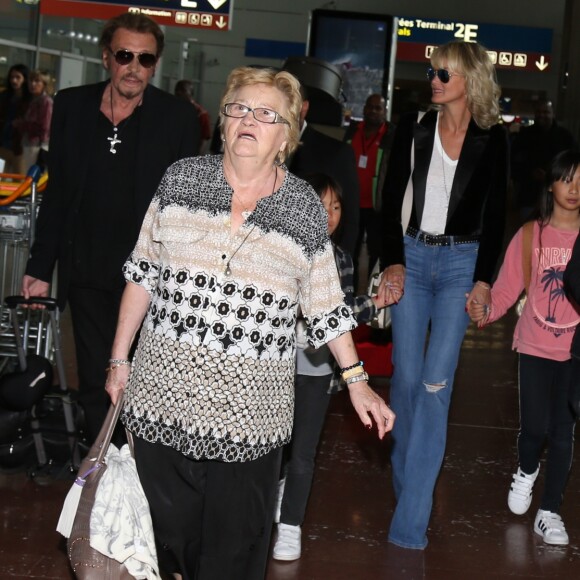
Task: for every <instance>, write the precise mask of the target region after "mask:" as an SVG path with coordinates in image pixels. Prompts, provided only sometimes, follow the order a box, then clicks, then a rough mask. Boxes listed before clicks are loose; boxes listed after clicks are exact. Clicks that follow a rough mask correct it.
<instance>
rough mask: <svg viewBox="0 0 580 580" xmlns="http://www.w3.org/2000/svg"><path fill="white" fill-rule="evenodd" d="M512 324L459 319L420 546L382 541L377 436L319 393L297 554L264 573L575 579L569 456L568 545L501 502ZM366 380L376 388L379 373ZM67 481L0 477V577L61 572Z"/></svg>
mask: <svg viewBox="0 0 580 580" xmlns="http://www.w3.org/2000/svg"><path fill="white" fill-rule="evenodd" d="M512 327H513V319H512V320H506V321H505V322H500V323H497V324H496V325H495V326H494V327H492V328H489V329H486V330H484V331H477V330H475V329H471V330H470V332H469V335H468V337H467V339H466V341H465V344H464V349H463V354H462V359H461V365H460V369H459V371H458V375H457V380H456V386H455V394H454V401H453V406H452V410H451V417H450V423H449V438H448V446H447V456H446V459H445V465H444V468H443V471H442V473H441V477H440V479H439V483H438V485H437V489H436V494H435V505H434V511H433V516H432V519H431V526H430V529H429V541H430V543H429V546H428V547H427V549H426V550H425V551H413V550H403V549H400V548H396V547H394V546H392V545H390V544H388V543H387V541H386V537H387V529H388V525H389V521H390V518H391V514H392V509H393V494H392V491H391V487H390V467H389V459H388V458H389V442H388V440H387V441H385V442H379V441H378V440H377V439H376V438H374V437H373V436H372V435H371V434H370V433H368V432H367V431H366V430H365V429H363V428H362V427H361V425H360V424H359V423H358V420H357V419H356V418H355V417H354V415H353V412H352V410H351V408H350V406H349V403H348V400H347V398H346V396H345V395H344V394H340V395H337V396H336V397H335V398H334V399H333V401H332V403H331V408H330V411H329V415H328V420H327V422H326V427H325V430H324V435H323V441H322V444H321V447H320V453H319V458H318V467H317V471H316V477H315V482H314V488H313V492H312V497H311V501H310V505H309V508H308V514H307V519H306V522H305V524H304V527H303V538H304V541H303V555H302V558H300V560H298V561H295V562H288V563H282V562H275V561H271V562H270V563H269V567H268V573H267V580H331V579H332V580H347V579H348V580H353V579H354V580H376V579H377V578H385V579H387V578H388V579H389V580H411V579H413V580H419V579H426V580H463V579H466V580H467V579H469V580H479V579H482V580H483V579H486V580H487V579H489V578H494V579H501V578H520V579H521V578H526V579H528V578H529V579H532V578H558V579H561V580H568V579H569V580H572V579H577V578H580V476H579V475H578V469H577V467H576V466H574V467H573V470H572V475H571V478H570V483H569V486H568V492H567V494H566V498H565V503H564V506H563V510H562V515H563V517H564V520H565V522H566V524H567V528H568V531H569V534H570V538H571V543H570V545H569V546H568V547H563V548H558V547H548V546H546V545H544V544H543V543H542V541H541V540H540V539H539V537H538V536H536V535H535V534H534V533H533V530H532V525H533V516H534V514H535V509H537V502H538V499H537V498H535V500H534V503H533V504H532V508H531V509H530V512H529V514H527V515H525V516H515V515H513V514H511V513H510V512H509V511H508V509H507V505H506V496H507V489H508V486H509V482H510V474H511V472H512V470H513V468H514V464H515V459H516V455H515V442H516V434H517V425H518V410H517V389H516V359H515V356H514V354H513V353H511V352H510V350H509V348H510V343H511V340H510V337H511V329H512ZM375 386H376V387H377V389H378V390H379V391H380V392H381V393H383V394H384V395H385V396H388V389H387V382H386V381H384V380H381V381H376V382H375ZM541 481H542V480H541V476H540V479H539V484H540V485H541ZM69 486H70V482H69V481H62V480H58V481H54V482H52V483H50V484H49V485H46V486H40V485H38V484H36V483H34V482H33V481H31V480H30V479H29V478H27V477H26V475H25V474H24V473H15V474H4V475H0V506H1V508H0V509H1V514H2V517H1V526H0V578H1V579H4V578H6V579H10V580H14V579H16V578H58V579H68V578H71V577H72V576H71V575H70V572H69V569H68V564H67V559H66V555H65V552H64V546H63V542H62V541H61V539H60V537H59V535H58V534H57V533H56V532H55V531H54V528H55V524H56V520H57V518H58V513H59V511H60V507H61V505H62V501H63V498H64V496H65V494H66V492H67V490H68V488H69ZM224 580H237V579H224Z"/></svg>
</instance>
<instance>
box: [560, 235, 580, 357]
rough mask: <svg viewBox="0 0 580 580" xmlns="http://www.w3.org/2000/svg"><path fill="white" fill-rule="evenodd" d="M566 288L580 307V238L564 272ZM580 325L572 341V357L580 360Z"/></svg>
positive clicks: (579, 237) (570, 297) (570, 296)
mask: <svg viewBox="0 0 580 580" xmlns="http://www.w3.org/2000/svg"><path fill="white" fill-rule="evenodd" d="M564 288H565V290H566V294H567V295H568V298H569V299H570V300H571V301H572V302H575V303H576V305H580V236H578V237H577V238H576V243H575V244H574V249H573V250H572V256H570V260H569V262H568V264H566V269H565V270H564ZM579 329H580V324H579V325H578V326H577V327H576V332H574V338H573V339H572V347H571V349H570V352H571V354H572V356H574V357H576V358H580V330H579Z"/></svg>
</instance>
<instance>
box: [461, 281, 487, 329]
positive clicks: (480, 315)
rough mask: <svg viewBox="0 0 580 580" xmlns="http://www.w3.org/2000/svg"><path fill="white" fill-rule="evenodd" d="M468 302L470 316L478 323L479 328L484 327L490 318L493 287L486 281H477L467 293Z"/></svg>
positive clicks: (466, 307)
mask: <svg viewBox="0 0 580 580" xmlns="http://www.w3.org/2000/svg"><path fill="white" fill-rule="evenodd" d="M465 297H466V298H467V302H466V303H465V310H466V311H467V313H468V314H469V318H471V320H472V321H473V322H475V323H477V327H478V328H483V327H484V326H485V325H486V324H487V321H488V319H489V314H490V310H491V288H490V286H489V285H488V284H486V283H485V282H479V281H478V282H476V283H475V286H474V287H473V290H472V291H471V292H470V293H469V294H466V295H465Z"/></svg>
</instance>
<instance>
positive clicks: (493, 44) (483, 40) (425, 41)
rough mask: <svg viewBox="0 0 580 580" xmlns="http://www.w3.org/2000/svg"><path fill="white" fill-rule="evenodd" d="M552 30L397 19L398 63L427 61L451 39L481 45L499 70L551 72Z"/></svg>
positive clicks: (404, 17) (405, 18) (424, 19)
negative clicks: (437, 47)
mask: <svg viewBox="0 0 580 580" xmlns="http://www.w3.org/2000/svg"><path fill="white" fill-rule="evenodd" d="M552 36H553V33H552V30H551V29H550V28H532V27H527V26H509V25H504V24H482V23H473V22H464V21H454V20H435V19H426V18H415V17H406V16H399V17H398V25H397V60H403V61H414V62H427V61H428V60H429V56H430V54H431V51H432V50H433V49H434V48H435V47H436V46H438V45H440V44H444V43H446V42H449V41H451V40H463V41H465V42H479V43H480V44H482V45H483V46H485V48H487V50H488V54H489V56H490V58H491V60H492V62H493V63H494V64H495V65H496V67H497V68H498V70H500V69H511V70H521V71H528V72H532V71H533V72H544V71H547V70H549V68H550V64H551V58H552Z"/></svg>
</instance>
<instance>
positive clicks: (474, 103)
mask: <svg viewBox="0 0 580 580" xmlns="http://www.w3.org/2000/svg"><path fill="white" fill-rule="evenodd" d="M431 66H432V67H433V68H436V69H438V68H447V69H448V70H449V72H455V73H458V74H461V75H464V76H465V90H466V93H467V108H468V109H469V111H470V113H471V116H472V117H473V120H474V121H475V122H476V124H477V126H478V127H481V128H482V129H489V128H490V127H491V126H493V125H495V124H496V123H497V122H498V120H499V97H500V94H501V89H500V87H499V85H498V84H497V75H496V72H495V67H494V66H493V63H492V62H491V58H490V57H489V55H488V54H487V51H486V49H485V48H484V47H483V46H481V44H478V43H476V42H460V41H453V42H448V43H447V44H443V45H442V46H439V47H437V48H436V49H435V50H434V51H433V52H432V53H431Z"/></svg>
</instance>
